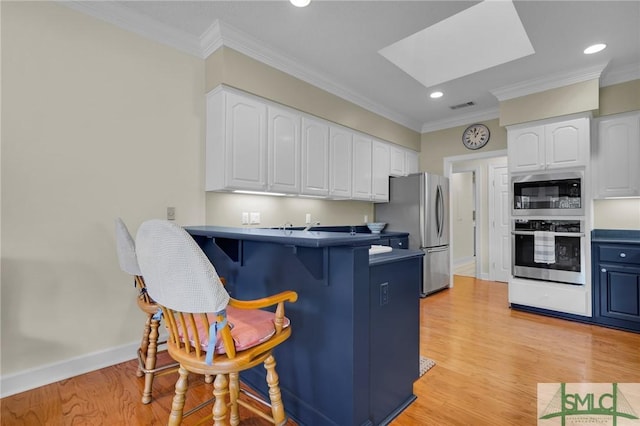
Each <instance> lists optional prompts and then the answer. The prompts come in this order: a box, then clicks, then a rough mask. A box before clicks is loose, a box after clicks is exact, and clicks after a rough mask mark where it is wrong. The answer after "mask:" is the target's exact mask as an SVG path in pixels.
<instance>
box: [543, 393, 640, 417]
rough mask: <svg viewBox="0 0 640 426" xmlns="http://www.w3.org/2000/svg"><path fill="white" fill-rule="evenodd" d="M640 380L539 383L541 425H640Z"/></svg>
mask: <svg viewBox="0 0 640 426" xmlns="http://www.w3.org/2000/svg"><path fill="white" fill-rule="evenodd" d="M638 413H640V383H538V425H539V426H555V425H561V426H579V425H607V426H608V425H611V426H640V417H638Z"/></svg>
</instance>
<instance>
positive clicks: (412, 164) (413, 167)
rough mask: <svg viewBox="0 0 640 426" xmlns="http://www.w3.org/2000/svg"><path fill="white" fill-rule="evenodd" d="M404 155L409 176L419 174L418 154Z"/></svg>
mask: <svg viewBox="0 0 640 426" xmlns="http://www.w3.org/2000/svg"><path fill="white" fill-rule="evenodd" d="M404 155H405V157H404V165H405V172H406V173H407V174H408V175H410V174H411V173H418V170H419V165H418V153H417V152H413V151H405V153H404Z"/></svg>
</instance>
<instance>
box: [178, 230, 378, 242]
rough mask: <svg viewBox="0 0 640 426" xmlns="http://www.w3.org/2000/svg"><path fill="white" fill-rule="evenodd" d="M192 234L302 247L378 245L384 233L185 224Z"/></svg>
mask: <svg viewBox="0 0 640 426" xmlns="http://www.w3.org/2000/svg"><path fill="white" fill-rule="evenodd" d="M185 229H186V231H187V232H189V233H190V234H191V235H199V236H204V237H214V238H227V239H231V240H244V241H262V242H268V243H277V244H283V245H293V246H299V247H331V246H367V245H371V244H376V243H377V242H378V241H379V240H380V236H381V235H383V234H370V233H369V234H364V233H362V234H355V235H351V234H350V233H346V232H326V231H314V230H313V229H312V230H309V231H299V230H290V229H287V230H283V229H265V228H234V227H224V226H186V227H185Z"/></svg>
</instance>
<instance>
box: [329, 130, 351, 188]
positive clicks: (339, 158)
mask: <svg viewBox="0 0 640 426" xmlns="http://www.w3.org/2000/svg"><path fill="white" fill-rule="evenodd" d="M352 145H353V133H352V132H350V131H348V130H346V129H343V128H340V127H336V126H331V128H330V129H329V158H330V160H329V195H330V196H331V197H332V198H345V199H348V198H351V181H352V170H351V169H352V167H353V164H352V163H353V152H352Z"/></svg>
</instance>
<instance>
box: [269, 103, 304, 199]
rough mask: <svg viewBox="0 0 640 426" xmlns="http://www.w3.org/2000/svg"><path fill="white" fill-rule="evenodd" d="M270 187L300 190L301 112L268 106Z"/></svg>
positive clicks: (277, 190) (281, 190)
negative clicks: (299, 113) (296, 112)
mask: <svg viewBox="0 0 640 426" xmlns="http://www.w3.org/2000/svg"><path fill="white" fill-rule="evenodd" d="M267 127H268V129H269V136H268V146H269V150H268V151H269V154H268V156H269V167H268V173H269V190H270V191H274V192H286V193H290V194H297V193H298V192H299V191H300V115H298V114H295V113H293V112H290V111H288V110H284V109H281V108H276V107H271V106H270V107H269V121H268V126H267Z"/></svg>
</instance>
